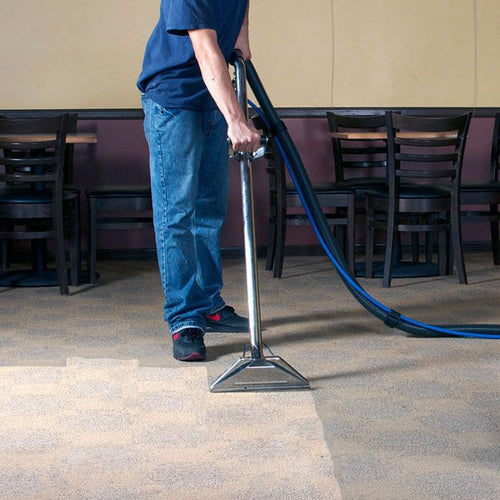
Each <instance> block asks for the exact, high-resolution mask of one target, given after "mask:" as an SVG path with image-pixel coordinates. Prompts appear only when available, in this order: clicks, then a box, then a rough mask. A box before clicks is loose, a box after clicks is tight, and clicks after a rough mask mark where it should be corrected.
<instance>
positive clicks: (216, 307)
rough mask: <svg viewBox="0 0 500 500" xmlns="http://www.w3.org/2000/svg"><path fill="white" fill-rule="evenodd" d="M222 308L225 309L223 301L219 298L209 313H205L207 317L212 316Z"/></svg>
mask: <svg viewBox="0 0 500 500" xmlns="http://www.w3.org/2000/svg"><path fill="white" fill-rule="evenodd" d="M224 307H226V303H225V302H224V300H223V299H222V298H221V299H219V300H218V301H217V302H216V303H215V305H214V306H213V307H212V309H210V312H208V313H207V315H208V316H210V315H212V314H215V313H216V312H217V311H220V310H221V309H224Z"/></svg>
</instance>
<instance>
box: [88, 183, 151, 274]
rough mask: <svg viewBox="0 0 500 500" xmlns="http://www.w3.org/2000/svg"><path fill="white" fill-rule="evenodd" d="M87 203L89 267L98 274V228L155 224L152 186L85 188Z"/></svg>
mask: <svg viewBox="0 0 500 500" xmlns="http://www.w3.org/2000/svg"><path fill="white" fill-rule="evenodd" d="M85 195H86V197H87V207H88V223H89V232H88V270H89V274H90V282H91V283H95V281H96V277H97V270H96V265H97V231H100V230H115V229H119V230H132V229H144V228H152V227H153V213H152V210H153V208H152V202H151V186H150V185H149V184H147V185H132V186H127V185H102V186H95V187H93V188H91V189H87V190H86V191H85Z"/></svg>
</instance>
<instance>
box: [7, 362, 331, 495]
mask: <svg viewBox="0 0 500 500" xmlns="http://www.w3.org/2000/svg"><path fill="white" fill-rule="evenodd" d="M0 492H1V493H0V498H4V497H6V498H37V499H49V498H50V499H57V498H107V499H118V498H120V499H123V498H172V499H181V498H186V499H188V498H203V499H205V498H214V499H215V498H217V499H226V498H227V499H232V498H235V499H236V498H238V499H240V498H266V499H273V498H276V499H278V498H294V499H308V500H311V499H329V500H336V499H340V491H339V487H338V484H337V481H336V479H335V477H334V475H333V466H332V459H331V456H330V453H329V451H328V447H327V444H326V442H325V440H324V436H323V429H322V426H321V422H320V420H319V418H318V415H317V413H316V410H315V406H314V401H313V398H312V394H311V393H310V392H306V391H292V392H272V393H231V394H211V393H210V392H209V390H208V381H207V371H206V368H205V367H203V366H191V365H190V366H186V367H184V366H183V367H180V368H142V367H141V368H140V367H139V366H138V362H137V360H127V361H122V360H113V359H86V358H71V359H68V361H67V366H66V367H60V368H56V367H54V368H49V367H3V368H0Z"/></svg>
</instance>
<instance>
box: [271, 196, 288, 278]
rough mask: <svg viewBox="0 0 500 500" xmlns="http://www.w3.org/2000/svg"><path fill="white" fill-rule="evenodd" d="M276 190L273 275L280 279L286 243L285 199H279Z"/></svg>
mask: <svg viewBox="0 0 500 500" xmlns="http://www.w3.org/2000/svg"><path fill="white" fill-rule="evenodd" d="M280 197H281V195H280V191H279V190H278V204H277V211H276V245H275V246H276V250H275V252H276V254H275V257H274V273H273V276H274V277H275V278H281V274H282V272H283V260H284V259H285V242H286V211H287V203H286V197H281V199H282V201H281V202H280Z"/></svg>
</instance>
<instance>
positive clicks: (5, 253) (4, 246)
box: [0, 240, 9, 271]
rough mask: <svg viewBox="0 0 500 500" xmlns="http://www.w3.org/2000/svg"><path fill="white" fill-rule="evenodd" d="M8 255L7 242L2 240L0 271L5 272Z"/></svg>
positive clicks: (7, 265)
mask: <svg viewBox="0 0 500 500" xmlns="http://www.w3.org/2000/svg"><path fill="white" fill-rule="evenodd" d="M8 253H9V247H8V240H2V261H1V264H0V265H1V268H0V270H1V271H5V270H6V269H7V268H8V267H9V261H8V258H7V257H8Z"/></svg>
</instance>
